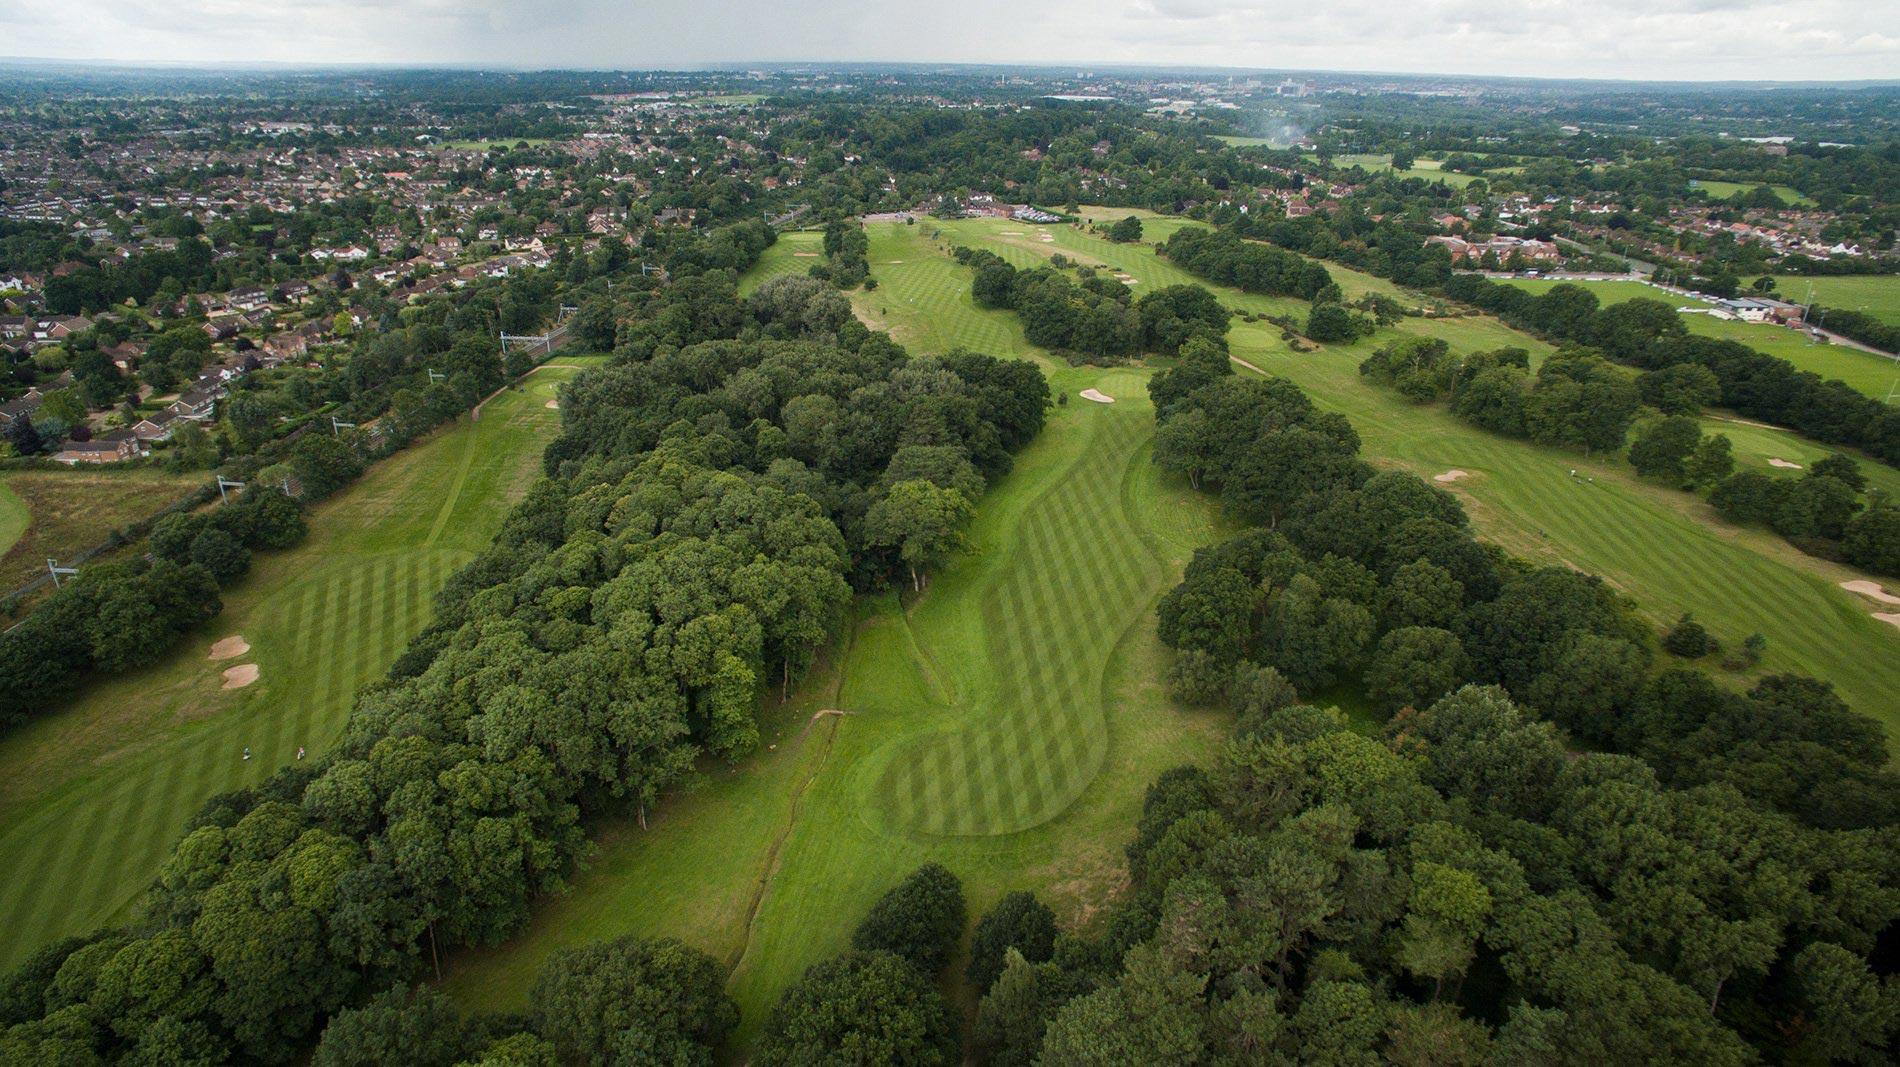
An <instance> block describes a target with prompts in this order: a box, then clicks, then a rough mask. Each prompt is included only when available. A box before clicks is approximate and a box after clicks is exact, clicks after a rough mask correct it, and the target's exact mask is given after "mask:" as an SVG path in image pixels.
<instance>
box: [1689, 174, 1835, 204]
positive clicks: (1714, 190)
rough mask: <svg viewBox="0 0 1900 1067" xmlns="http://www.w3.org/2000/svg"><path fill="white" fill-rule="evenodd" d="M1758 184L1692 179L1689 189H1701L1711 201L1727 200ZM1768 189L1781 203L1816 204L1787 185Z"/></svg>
mask: <svg viewBox="0 0 1900 1067" xmlns="http://www.w3.org/2000/svg"><path fill="white" fill-rule="evenodd" d="M1756 184H1758V183H1754V182H1721V181H1697V180H1695V179H1693V178H1692V179H1690V181H1689V188H1691V189H1700V190H1701V191H1703V192H1705V193H1707V194H1709V199H1711V200H1727V199H1728V198H1729V197H1731V196H1734V195H1735V194H1736V193H1741V192H1747V191H1748V190H1750V189H1753V188H1755V186H1756ZM1768 188H1770V189H1772V190H1774V193H1775V195H1776V196H1778V197H1780V198H1781V202H1782V203H1784V204H1789V205H1802V206H1805V205H1809V204H1812V203H1814V201H1812V200H1809V199H1808V198H1807V197H1805V196H1802V195H1801V193H1800V192H1799V191H1797V190H1795V189H1792V188H1790V187H1788V186H1786V185H1771V186H1769V187H1768Z"/></svg>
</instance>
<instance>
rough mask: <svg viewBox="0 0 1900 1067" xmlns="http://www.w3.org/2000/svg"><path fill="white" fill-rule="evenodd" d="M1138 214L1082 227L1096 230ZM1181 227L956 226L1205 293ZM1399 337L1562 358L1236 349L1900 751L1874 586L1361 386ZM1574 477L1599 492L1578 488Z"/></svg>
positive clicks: (1668, 616) (1684, 496)
mask: <svg viewBox="0 0 1900 1067" xmlns="http://www.w3.org/2000/svg"><path fill="white" fill-rule="evenodd" d="M1125 213H1126V212H1120V211H1118V210H1116V209H1103V210H1093V209H1086V210H1085V212H1084V214H1085V215H1087V216H1088V217H1091V218H1114V217H1117V216H1118V215H1119V214H1125ZM1182 225H1198V224H1197V223H1191V222H1187V221H1184V220H1166V219H1153V220H1150V219H1147V218H1144V221H1143V229H1144V233H1143V237H1144V241H1143V243H1142V244H1139V245H1117V244H1113V243H1111V242H1109V241H1106V240H1103V239H1101V238H1098V237H1095V236H1092V235H1090V234H1088V233H1087V232H1086V231H1085V230H1082V229H1080V228H1077V227H1070V226H1058V227H1051V228H1049V232H1050V233H1051V234H1052V236H1054V238H1055V240H1054V242H1052V243H1050V244H1042V243H1040V242H1038V241H1036V239H1035V237H1034V235H1033V234H1032V235H1031V236H1029V237H1027V238H1017V237H1004V236H998V235H997V231H999V230H1002V229H1009V228H1011V227H1009V226H1007V225H1006V224H1003V223H1001V222H1000V221H998V220H988V219H983V220H970V221H967V222H958V223H953V224H951V226H950V229H951V232H952V233H953V234H954V235H955V236H956V237H957V239H958V240H960V241H964V242H967V243H980V244H982V245H983V246H984V247H998V246H999V245H1005V244H1006V245H1007V247H1011V248H1016V249H1019V250H1033V251H1034V252H1035V253H1037V254H1040V255H1047V254H1050V253H1052V252H1062V253H1064V254H1065V255H1068V256H1070V257H1072V258H1078V259H1080V260H1081V261H1083V262H1087V263H1091V264H1094V263H1100V264H1105V265H1108V266H1110V267H1114V268H1117V269H1120V270H1122V271H1124V272H1125V273H1128V274H1131V275H1133V276H1134V277H1136V278H1138V279H1140V280H1141V281H1142V285H1141V286H1137V287H1136V291H1137V292H1140V291H1142V288H1143V287H1146V286H1153V285H1161V284H1172V283H1174V282H1179V281H1187V280H1192V279H1190V278H1188V276H1187V275H1186V274H1185V272H1183V271H1181V270H1180V269H1179V268H1178V267H1175V266H1174V265H1172V264H1170V263H1168V262H1167V261H1166V260H1164V259H1160V258H1158V257H1157V256H1156V255H1155V252H1154V247H1153V242H1154V241H1155V240H1160V239H1165V236H1166V234H1168V233H1170V232H1172V231H1173V230H1174V229H1176V228H1179V227H1180V226H1182ZM874 230H875V228H874ZM1025 242H1027V243H1025ZM1327 269H1328V270H1329V271H1331V272H1332V274H1333V277H1334V279H1335V280H1337V281H1338V282H1339V284H1340V287H1341V289H1342V290H1343V291H1344V292H1345V294H1346V295H1347V297H1348V298H1349V299H1350V298H1353V297H1356V296H1357V295H1358V294H1359V293H1362V292H1366V291H1377V292H1384V293H1388V294H1391V295H1395V296H1398V297H1399V298H1401V299H1403V300H1406V301H1407V302H1409V303H1413V304H1417V303H1419V302H1420V298H1419V297H1418V296H1417V295H1416V294H1406V293H1404V292H1402V291H1400V290H1399V289H1397V288H1396V287H1395V286H1393V285H1392V284H1391V283H1389V282H1386V281H1384V280H1383V279H1379V278H1374V277H1371V276H1369V275H1365V274H1360V273H1358V272H1355V271H1351V270H1347V269H1345V268H1342V267H1339V266H1337V265H1335V264H1327ZM1209 288H1211V289H1213V290H1214V291H1215V292H1216V293H1217V294H1219V296H1220V297H1221V299H1222V301H1223V302H1224V303H1227V304H1229V305H1230V306H1233V307H1237V308H1242V309H1245V310H1251V311H1260V310H1277V311H1282V312H1286V311H1291V312H1294V313H1296V314H1303V313H1304V304H1303V303H1301V302H1300V301H1296V300H1288V299H1285V298H1274V297H1263V296H1256V295H1252V294H1245V293H1241V292H1239V291H1237V290H1234V289H1229V288H1226V287H1224V286H1210V287H1209ZM1702 317H1703V316H1692V317H1691V318H1692V320H1693V319H1696V318H1702ZM1750 328H1753V327H1750ZM1399 333H1416V334H1425V335H1429V336H1435V337H1442V338H1444V339H1445V340H1446V341H1447V342H1448V343H1450V344H1451V346H1452V347H1453V349H1454V350H1457V351H1470V350H1474V349H1480V348H1494V347H1497V346H1499V345H1505V344H1517V345H1521V346H1523V347H1525V348H1528V349H1530V350H1531V351H1532V353H1533V355H1534V357H1537V358H1541V356H1542V354H1543V353H1545V352H1547V351H1549V346H1548V345H1545V344H1542V343H1541V342H1538V341H1537V340H1536V339H1534V338H1532V337H1530V336H1528V335H1526V334H1522V333H1519V332H1517V331H1515V330H1512V329H1510V328H1509V327H1507V326H1505V325H1504V324H1502V323H1500V322H1498V321H1497V320H1495V319H1492V318H1489V317H1483V316H1470V317H1462V318H1450V319H1420V318H1408V319H1406V320H1404V321H1403V322H1402V323H1401V324H1400V325H1399V326H1398V327H1396V328H1394V329H1390V330H1382V331H1380V332H1379V334H1378V335H1377V336H1375V337H1373V338H1371V339H1369V340H1365V341H1361V342H1360V343H1359V344H1357V345H1354V346H1348V347H1346V348H1343V349H1342V348H1340V347H1339V346H1328V347H1327V348H1326V349H1325V350H1323V351H1320V352H1316V353H1307V354H1298V353H1294V352H1292V351H1291V350H1290V349H1289V348H1288V347H1287V345H1286V344H1285V343H1284V342H1282V341H1281V340H1280V338H1279V330H1278V328H1277V327H1274V326H1272V325H1270V324H1268V323H1264V322H1261V323H1247V322H1244V321H1241V320H1238V319H1237V320H1235V322H1234V325H1233V333H1232V342H1233V348H1234V352H1235V354H1236V355H1238V356H1241V357H1242V358H1245V359H1248V360H1249V361H1251V362H1253V363H1255V364H1256V365H1258V366H1260V367H1262V368H1263V369H1265V370H1267V371H1269V372H1271V373H1276V374H1283V375H1285V376H1287V377H1288V378H1291V379H1292V380H1294V381H1296V382H1298V383H1299V384H1300V385H1302V386H1304V387H1305V388H1306V389H1307V390H1308V391H1309V392H1310V393H1311V394H1312V395H1313V397H1314V400H1315V401H1316V402H1317V403H1319V404H1320V405H1321V406H1323V407H1326V408H1329V409H1332V410H1337V411H1339V412H1341V413H1343V414H1345V415H1346V416H1347V417H1349V418H1350V419H1352V421H1353V425H1354V426H1355V427H1356V428H1357V429H1358V431H1359V433H1360V435H1361V436H1362V437H1363V438H1364V440H1365V452H1366V455H1367V456H1368V458H1370V459H1371V460H1373V461H1374V462H1376V463H1379V464H1381V465H1385V466H1393V467H1399V468H1402V469H1406V470H1410V471H1412V472H1413V473H1415V474H1418V475H1420V476H1421V477H1427V478H1429V477H1433V476H1435V475H1437V474H1440V473H1443V472H1444V471H1446V470H1449V469H1452V468H1458V469H1462V470H1466V471H1471V472H1472V473H1473V475H1474V477H1472V478H1468V479H1465V480H1463V481H1460V482H1457V483H1456V491H1457V492H1458V494H1459V496H1460V497H1461V498H1462V499H1463V500H1464V501H1465V503H1466V507H1467V508H1468V509H1470V510H1471V512H1472V513H1473V517H1474V521H1475V522H1476V524H1477V528H1478V530H1479V532H1480V533H1481V534H1482V535H1483V536H1485V537H1486V538H1488V539H1490V540H1494V541H1497V542H1498V543H1500V544H1502V545H1504V546H1505V547H1506V548H1509V549H1510V550H1512V551H1514V552H1517V553H1519V554H1521V555H1524V556H1526V557H1528V558H1531V559H1534V560H1538V561H1540V562H1551V563H1564V564H1568V565H1571V566H1575V567H1579V568H1581V569H1583V570H1586V571H1591V572H1595V573H1598V574H1602V575H1604V576H1605V577H1606V578H1608V579H1609V580H1610V581H1612V582H1613V583H1615V585H1616V586H1617V587H1618V588H1620V589H1621V590H1623V591H1624V592H1625V593H1628V594H1629V595H1630V596H1632V597H1633V598H1635V600H1636V601H1637V603H1638V604H1639V605H1640V607H1641V609H1642V610H1643V612H1644V614H1645V615H1646V616H1647V617H1648V618H1649V619H1650V620H1651V621H1653V622H1655V623H1657V624H1659V625H1667V624H1668V623H1670V622H1673V621H1674V619H1675V618H1676V616H1677V615H1679V614H1681V613H1682V612H1684V611H1693V612H1694V613H1695V615H1696V618H1697V619H1699V620H1701V621H1702V622H1703V623H1704V624H1705V625H1707V626H1709V627H1711V628H1712V629H1713V630H1714V631H1715V633H1716V634H1717V636H1718V637H1720V638H1721V639H1723V640H1726V641H1729V642H1735V641H1740V640H1741V639H1742V638H1744V637H1746V636H1748V635H1749V634H1751V633H1754V632H1757V631H1759V632H1761V633H1762V634H1764V635H1765V636H1766V637H1767V638H1768V643H1769V652H1768V655H1767V657H1766V658H1765V660H1764V662H1763V665H1762V668H1761V671H1774V670H1797V671H1801V672H1803V673H1807V674H1812V675H1815V676H1816V677H1820V678H1825V679H1828V680H1829V681H1831V682H1833V683H1834V685H1835V686H1836V688H1837V689H1838V690H1839V692H1840V693H1841V695H1842V696H1843V697H1844V698H1845V699H1846V700H1848V702H1849V703H1850V704H1851V705H1853V706H1854V707H1855V708H1856V709H1858V710H1860V711H1861V712H1863V713H1864V714H1867V715H1870V716H1873V717H1875V718H1876V719H1879V720H1880V721H1881V722H1882V723H1883V724H1884V725H1885V726H1886V727H1887V728H1888V730H1889V732H1891V733H1894V734H1895V735H1896V736H1900V706H1896V702H1895V701H1894V699H1893V692H1894V688H1895V684H1896V676H1895V673H1894V670H1893V668H1892V667H1891V663H1892V660H1893V656H1894V653H1895V651H1896V648H1897V647H1900V644H1897V642H1900V631H1896V630H1895V629H1894V628H1893V627H1891V626H1887V625H1885V624H1883V623H1880V622H1878V621H1876V620H1874V619H1873V618H1872V617H1871V614H1870V612H1869V607H1868V605H1867V603H1866V602H1864V601H1862V600H1861V599H1860V598H1858V597H1855V596H1853V595H1851V594H1849V593H1846V592H1844V591H1842V590H1840V589H1839V588H1837V585H1838V583H1839V582H1841V581H1846V580H1850V579H1854V578H1862V577H1866V575H1862V574H1858V573H1856V572H1854V571H1852V570H1851V569H1849V568H1846V567H1842V566H1838V565H1835V564H1831V563H1828V562H1826V561H1824V560H1820V559H1816V558H1815V557H1812V556H1808V555H1805V554H1803V553H1801V552H1800V551H1798V550H1797V549H1795V548H1794V547H1793V546H1791V545H1789V544H1787V543H1786V542H1785V541H1783V540H1782V539H1781V538H1779V537H1777V536H1776V535H1774V534H1773V533H1771V532H1769V531H1767V530H1761V529H1747V528H1739V527H1735V526H1733V525H1731V524H1729V523H1727V522H1726V521H1724V520H1723V519H1722V518H1721V517H1720V516H1719V515H1717V514H1716V513H1715V511H1714V509H1712V508H1710V507H1709V506H1708V505H1707V504H1706V503H1704V502H1703V501H1702V500H1701V498H1699V497H1697V496H1694V495H1692V494H1689V493H1683V492H1680V491H1677V490H1674V489H1669V488H1666V487H1663V486H1660V485H1656V484H1654V483H1650V482H1645V481H1643V480H1642V479H1640V478H1638V477H1636V475H1635V473H1634V472H1633V471H1632V470H1631V469H1630V467H1629V465H1628V464H1627V463H1626V462H1624V461H1623V460H1622V459H1621V458H1620V457H1596V458H1593V459H1588V460H1586V459H1585V458H1584V457H1582V456H1581V455H1579V454H1577V453H1573V452H1570V451H1567V450H1562V449H1553V448H1543V447H1540V446H1537V445H1533V444H1531V443H1529V442H1525V441H1517V440H1512V439H1508V438H1502V437H1497V436H1495V435H1491V434H1487V433H1484V432H1482V431H1480V430H1477V429H1475V428H1472V427H1470V426H1467V425H1465V424H1464V423H1462V422H1459V421H1458V420H1456V419H1454V418H1452V417H1451V416H1450V415H1449V414H1447V413H1446V412H1445V411H1444V410H1443V409H1442V408H1438V407H1431V406H1425V407H1420V406H1415V405H1412V404H1410V403H1408V402H1406V401H1405V400H1404V399H1403V398H1402V397H1400V396H1399V395H1398V394H1397V393H1395V392H1393V391H1391V390H1388V389H1384V388H1381V387H1379V386H1376V385H1373V384H1371V383H1368V382H1367V381H1365V380H1364V379H1363V378H1362V377H1360V375H1359V373H1358V364H1359V362H1360V360H1361V359H1363V358H1364V357H1365V355H1366V354H1368V353H1370V352H1371V350H1372V349H1374V348H1376V347H1378V346H1379V345H1381V344H1384V343H1385V342H1386V341H1388V340H1390V339H1392V338H1393V337H1394V336H1396V335H1398V334H1399ZM1711 425H1715V424H1713V423H1712V424H1711ZM1724 428H1725V432H1727V431H1728V430H1729V429H1733V430H1734V431H1735V432H1733V433H1731V438H1732V439H1733V440H1734V441H1735V445H1736V453H1737V459H1738V462H1740V463H1743V464H1745V465H1746V464H1760V465H1762V469H1764V470H1766V469H1769V468H1767V467H1766V466H1765V464H1766V460H1767V459H1768V458H1769V457H1774V458H1783V459H1787V460H1789V461H1791V462H1803V461H1804V457H1805V458H1806V459H1808V460H1811V459H1812V458H1818V455H1820V454H1825V452H1826V450H1825V449H1821V448H1819V447H1818V446H1815V445H1813V444H1811V443H1809V442H1807V441H1805V440H1804V439H1802V438H1801V437H1799V436H1798V435H1796V434H1793V433H1790V432H1788V431H1784V430H1777V429H1773V428H1767V427H1761V428H1757V427H1747V426H1742V425H1740V424H1734V423H1729V424H1724ZM1863 467H1865V468H1866V469H1867V470H1868V473H1869V475H1870V477H1871V478H1872V479H1873V480H1874V482H1875V484H1876V485H1880V486H1882V487H1884V488H1889V489H1900V477H1897V475H1900V472H1895V471H1893V470H1892V469H1891V468H1887V467H1884V466H1881V465H1879V464H1876V463H1873V462H1872V461H1863ZM1572 468H1576V469H1578V470H1579V471H1580V472H1582V474H1583V476H1584V477H1589V478H1594V479H1595V481H1594V482H1583V483H1576V482H1572V481H1571V480H1570V478H1569V471H1570V470H1571V469H1572ZM1757 673H1760V671H1758V672H1757ZM1729 677H1732V678H1733V677H1735V676H1729ZM1736 680H1737V681H1745V680H1746V679H1745V678H1736Z"/></svg>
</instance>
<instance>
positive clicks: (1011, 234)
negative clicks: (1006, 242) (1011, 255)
mask: <svg viewBox="0 0 1900 1067" xmlns="http://www.w3.org/2000/svg"><path fill="white" fill-rule="evenodd" d="M996 232H997V234H998V235H1000V236H1003V237H1021V236H1022V235H1023V231H1021V230H997V231H996Z"/></svg>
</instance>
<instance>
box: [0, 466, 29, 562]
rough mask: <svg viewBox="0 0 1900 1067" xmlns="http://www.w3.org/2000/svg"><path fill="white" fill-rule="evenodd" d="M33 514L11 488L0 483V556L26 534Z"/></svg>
mask: <svg viewBox="0 0 1900 1067" xmlns="http://www.w3.org/2000/svg"><path fill="white" fill-rule="evenodd" d="M32 517H33V513H32V511H31V510H30V509H28V508H27V506H26V501H24V500H22V499H20V494H18V493H16V492H14V491H13V487H12V486H10V485H8V484H7V483H5V482H0V555H4V554H5V553H6V552H7V550H9V549H11V548H12V547H13V546H14V545H15V544H16V543H18V542H19V540H20V535H21V534H24V533H26V526H27V523H28V522H30V521H32Z"/></svg>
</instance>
